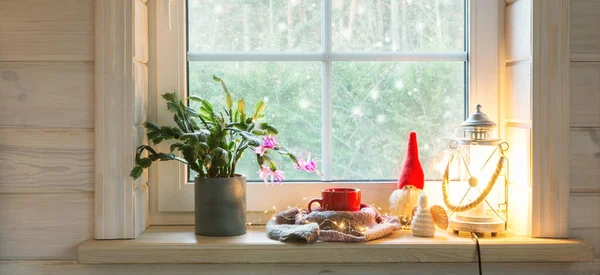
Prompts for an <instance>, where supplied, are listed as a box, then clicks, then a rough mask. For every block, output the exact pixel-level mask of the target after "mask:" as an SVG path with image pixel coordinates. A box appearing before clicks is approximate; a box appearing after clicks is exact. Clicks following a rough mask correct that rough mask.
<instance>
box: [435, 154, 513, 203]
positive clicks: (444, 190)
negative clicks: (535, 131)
mask: <svg viewBox="0 0 600 275" xmlns="http://www.w3.org/2000/svg"><path fill="white" fill-rule="evenodd" d="M453 159H454V155H451V156H450V159H449V160H448V164H447V165H446V170H445V171H444V177H443V179H442V194H443V195H444V203H445V204H446V206H447V207H448V209H450V210H452V211H453V212H464V211H467V210H471V209H473V208H475V207H476V206H477V205H479V204H480V203H482V202H483V200H485V198H486V197H487V195H488V194H489V193H490V192H491V191H492V188H493V187H494V184H495V183H496V180H497V179H498V176H499V175H500V171H502V168H503V167H504V159H505V157H504V156H501V157H500V159H499V160H498V164H496V170H495V171H494V174H493V175H492V177H491V178H490V181H489V182H488V184H487V186H486V187H485V189H483V192H481V194H479V196H478V197H477V198H476V199H475V200H474V201H472V202H470V203H468V204H463V205H455V204H452V203H451V202H450V199H449V198H448V181H449V173H450V165H451V164H452V160H453Z"/></svg>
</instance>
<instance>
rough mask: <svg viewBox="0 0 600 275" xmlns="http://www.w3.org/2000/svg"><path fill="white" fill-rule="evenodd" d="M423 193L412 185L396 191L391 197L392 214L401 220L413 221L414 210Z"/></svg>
mask: <svg viewBox="0 0 600 275" xmlns="http://www.w3.org/2000/svg"><path fill="white" fill-rule="evenodd" d="M421 193H423V190H421V189H418V188H415V187H413V186H411V185H408V186H404V187H403V188H402V189H397V190H394V192H393V193H392V195H391V196H390V210H391V212H392V214H393V215H394V216H397V217H399V218H400V219H407V220H409V221H410V220H411V219H412V210H413V208H414V207H415V206H416V205H417V202H418V201H419V195H420V194H421Z"/></svg>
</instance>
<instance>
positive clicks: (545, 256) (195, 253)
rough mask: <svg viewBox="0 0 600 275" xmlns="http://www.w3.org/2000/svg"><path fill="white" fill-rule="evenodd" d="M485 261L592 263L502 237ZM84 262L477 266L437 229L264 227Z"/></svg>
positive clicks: (579, 247)
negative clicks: (349, 233)
mask: <svg viewBox="0 0 600 275" xmlns="http://www.w3.org/2000/svg"><path fill="white" fill-rule="evenodd" d="M480 244H481V254H482V255H481V258H482V261H483V262H580V261H591V260H592V259H593V251H592V250H593V249H592V246H591V245H590V244H588V243H585V242H584V241H581V240H575V239H540V238H528V237H520V236H509V235H500V236H499V237H495V238H489V237H488V238H481V239H480ZM78 258H79V262H80V263H90V264H113V263H401V262H446V263H448V262H454V263H465V262H466V263H472V262H476V261H477V254H476V250H475V243H474V241H473V240H471V238H470V236H469V235H461V236H456V235H452V234H451V233H449V232H445V231H441V230H439V231H438V232H437V233H436V237H435V238H417V237H413V236H412V235H411V234H410V231H404V232H401V231H398V232H395V233H394V234H393V235H390V236H388V237H387V238H383V239H380V240H375V241H371V242H368V243H321V242H319V243H315V244H310V245H307V244H298V243H281V242H277V241H273V240H270V239H268V238H267V236H266V233H265V229H264V228H251V229H248V233H246V235H243V236H237V237H228V238H221V237H218V238H217V237H200V236H196V235H194V229H193V227H192V226H151V227H149V228H148V229H147V230H146V231H145V232H144V233H142V235H140V237H138V238H137V239H135V240H89V241H86V242H85V243H83V244H81V245H80V246H79V249H78Z"/></svg>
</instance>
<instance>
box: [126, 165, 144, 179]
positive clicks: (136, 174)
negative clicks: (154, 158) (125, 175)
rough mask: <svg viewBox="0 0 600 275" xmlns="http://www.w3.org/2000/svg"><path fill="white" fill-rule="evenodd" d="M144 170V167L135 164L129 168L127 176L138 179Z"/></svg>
mask: <svg viewBox="0 0 600 275" xmlns="http://www.w3.org/2000/svg"><path fill="white" fill-rule="evenodd" d="M143 172H144V168H142V167H141V166H136V167H133V169H131V173H130V174H129V176H131V177H132V178H134V179H138V178H139V177H140V176H141V175H142V173H143Z"/></svg>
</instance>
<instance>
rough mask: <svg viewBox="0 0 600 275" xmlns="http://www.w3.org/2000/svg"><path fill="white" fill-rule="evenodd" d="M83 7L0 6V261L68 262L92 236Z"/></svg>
mask: <svg viewBox="0 0 600 275" xmlns="http://www.w3.org/2000/svg"><path fill="white" fill-rule="evenodd" d="M93 7H94V3H93V1H92V0H77V1H62V0H54V1H44V0H32V1H22V0H1V1H0V260H17V259H73V258H74V257H75V256H76V248H77V245H78V244H79V243H81V242H83V241H84V240H87V239H90V238H91V237H92V236H93V219H94V206H93V198H94V193H93V190H94V186H93V169H94V142H93V140H94V136H93V133H94V108H93V98H94V88H93V86H94V78H93V67H94V47H93V31H92V30H93V26H94V8H93ZM0 274H8V273H4V272H2V271H0Z"/></svg>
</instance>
